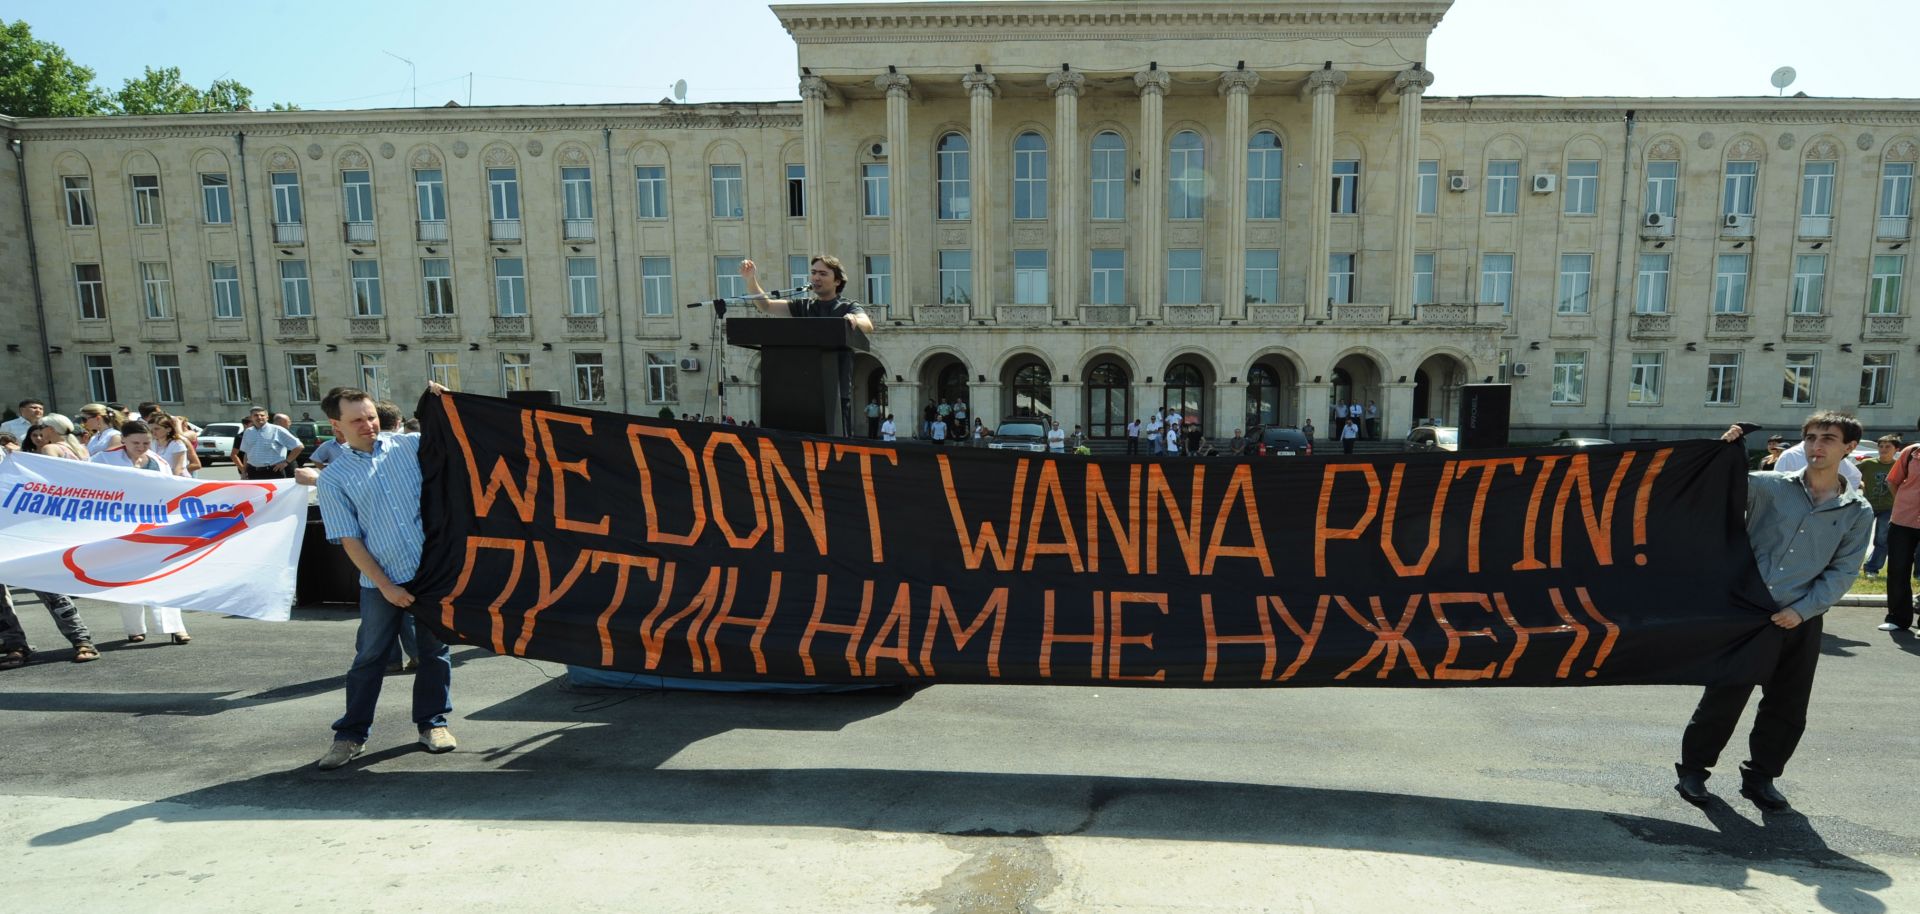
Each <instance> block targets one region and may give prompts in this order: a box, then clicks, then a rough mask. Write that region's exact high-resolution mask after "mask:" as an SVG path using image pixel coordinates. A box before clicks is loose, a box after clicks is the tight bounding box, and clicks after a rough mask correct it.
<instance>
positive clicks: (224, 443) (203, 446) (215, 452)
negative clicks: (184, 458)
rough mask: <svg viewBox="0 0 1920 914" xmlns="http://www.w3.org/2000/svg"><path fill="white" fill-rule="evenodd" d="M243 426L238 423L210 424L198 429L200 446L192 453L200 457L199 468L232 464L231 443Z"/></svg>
mask: <svg viewBox="0 0 1920 914" xmlns="http://www.w3.org/2000/svg"><path fill="white" fill-rule="evenodd" d="M242 427H243V426H242V425H241V424H240V423H238V422H212V423H208V424H207V425H206V426H204V427H202V428H201V429H200V446H199V447H198V448H197V449H195V451H194V453H196V454H198V455H199V456H200V465H201V466H209V467H210V466H213V465H214V464H216V463H222V462H224V463H232V462H233V442H234V439H236V438H239V437H240V429H241V428H242Z"/></svg>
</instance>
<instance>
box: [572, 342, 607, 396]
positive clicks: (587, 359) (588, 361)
mask: <svg viewBox="0 0 1920 914" xmlns="http://www.w3.org/2000/svg"><path fill="white" fill-rule="evenodd" d="M573 400H574V402H576V403H605V402H607V357H606V356H604V355H602V354H600V353H598V352H576V353H574V354H573Z"/></svg>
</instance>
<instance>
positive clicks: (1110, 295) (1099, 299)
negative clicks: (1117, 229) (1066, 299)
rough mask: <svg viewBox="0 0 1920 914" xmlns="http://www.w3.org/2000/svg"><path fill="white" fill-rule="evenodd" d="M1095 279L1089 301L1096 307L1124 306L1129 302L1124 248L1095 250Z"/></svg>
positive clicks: (1089, 291)
mask: <svg viewBox="0 0 1920 914" xmlns="http://www.w3.org/2000/svg"><path fill="white" fill-rule="evenodd" d="M1092 255H1093V278H1092V282H1091V283H1089V285H1088V287H1087V289H1088V296H1089V298H1088V300H1089V301H1090V302H1091V303H1092V304H1096V305H1124V304H1126V302H1127V252H1126V250H1125V249H1124V248H1095V249H1093V251H1092Z"/></svg>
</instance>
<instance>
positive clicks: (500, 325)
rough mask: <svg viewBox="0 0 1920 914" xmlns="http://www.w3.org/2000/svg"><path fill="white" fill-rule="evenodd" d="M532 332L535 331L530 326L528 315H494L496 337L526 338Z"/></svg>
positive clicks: (494, 333) (493, 334)
mask: <svg viewBox="0 0 1920 914" xmlns="http://www.w3.org/2000/svg"><path fill="white" fill-rule="evenodd" d="M532 334H533V331H532V330H530V329H529V328H528V324H527V316H526V315H524V314H514V315H500V314H496V315H494V317H493V333H492V336H493V338H494V339H526V338H528V337H529V336H532Z"/></svg>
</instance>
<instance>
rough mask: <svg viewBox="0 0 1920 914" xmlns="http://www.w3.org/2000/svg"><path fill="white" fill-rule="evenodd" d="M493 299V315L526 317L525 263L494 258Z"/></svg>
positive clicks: (518, 260) (517, 259)
mask: <svg viewBox="0 0 1920 914" xmlns="http://www.w3.org/2000/svg"><path fill="white" fill-rule="evenodd" d="M493 299H494V308H495V313H497V314H499V315H500V316H501V317H524V316H526V313H527V262H526V261H524V260H522V259H520V258H518V257H495V258H494V259H493Z"/></svg>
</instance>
